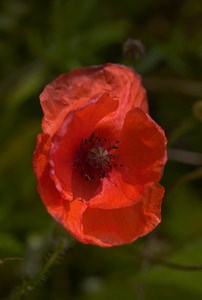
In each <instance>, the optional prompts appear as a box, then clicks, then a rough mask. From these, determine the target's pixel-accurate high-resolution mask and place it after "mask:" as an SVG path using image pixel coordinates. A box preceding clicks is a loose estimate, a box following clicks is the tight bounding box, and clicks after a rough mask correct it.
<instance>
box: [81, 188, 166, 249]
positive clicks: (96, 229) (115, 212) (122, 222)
mask: <svg viewBox="0 0 202 300" xmlns="http://www.w3.org/2000/svg"><path fill="white" fill-rule="evenodd" d="M163 194H164V188H163V187H162V186H161V185H159V184H155V185H153V186H152V187H149V188H148V190H147V193H146V194H145V197H144V199H143V201H141V202H139V203H137V204H135V205H133V206H130V207H124V208H119V209H111V210H103V209H98V208H87V209H86V210H85V211H84V213H83V217H82V224H83V233H84V235H85V237H86V239H88V240H89V243H93V244H97V245H100V246H102V247H111V246H116V245H122V244H127V243H131V242H132V241H134V240H136V239H137V238H138V237H140V236H144V235H146V234H147V233H149V232H150V231H151V230H153V229H154V228H155V227H156V226H157V225H158V224H159V222H160V221H161V217H160V209H161V200H162V197H163Z"/></svg>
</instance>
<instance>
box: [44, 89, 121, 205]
mask: <svg viewBox="0 0 202 300" xmlns="http://www.w3.org/2000/svg"><path fill="white" fill-rule="evenodd" d="M117 104H118V103H117V101H114V100H112V99H111V98H110V97H109V96H108V95H107V94H102V95H97V96H96V97H95V98H93V99H91V100H90V101H89V102H88V103H87V104H86V105H85V106H84V107H82V108H80V109H78V110H76V111H75V112H71V113H69V114H68V115H67V117H66V119H65V121H64V122H63V125H62V127H61V128H60V130H59V131H58V132H57V133H56V135H55V136H54V137H53V138H52V144H51V151H50V157H49V161H50V164H51V177H52V179H53V180H54V182H55V185H56V188H57V189H58V190H59V191H60V192H61V193H62V194H63V197H64V198H65V199H67V200H72V199H73V195H74V186H76V188H77V189H78V191H81V194H80V198H83V197H85V195H86V194H88V193H89V184H84V181H83V180H82V177H81V176H80V174H79V176H76V175H75V174H74V170H75V167H73V163H74V160H75V153H76V151H77V150H78V149H79V147H80V143H81V141H82V139H85V138H88V137H90V135H91V134H92V133H93V131H94V128H95V126H96V124H97V123H98V122H99V121H100V120H101V119H102V118H103V117H104V116H105V115H106V114H109V113H111V112H112V111H114V110H115V109H116V108H117ZM73 175H75V176H74V178H72V176H73ZM75 180H76V182H75ZM73 184H74V186H72V185H73ZM77 194H78V193H77ZM78 197H79V196H78V195H77V196H76V198H78Z"/></svg>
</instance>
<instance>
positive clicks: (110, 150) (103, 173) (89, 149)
mask: <svg viewBox="0 0 202 300" xmlns="http://www.w3.org/2000/svg"><path fill="white" fill-rule="evenodd" d="M118 143H119V141H116V142H115V143H114V144H110V143H109V142H108V141H107V139H106V138H104V139H100V138H99V137H98V136H95V135H94V134H92V135H91V136H90V138H89V139H83V140H82V141H81V143H80V147H79V149H78V151H77V152H76V155H75V160H74V166H75V167H76V168H78V169H79V170H80V174H81V176H82V177H85V179H86V180H93V179H95V178H96V179H99V178H104V177H107V176H108V174H109V172H110V171H111V170H112V168H113V167H116V166H117V163H116V162H115V160H116V157H117V154H118V152H117V149H118V146H117V145H118Z"/></svg>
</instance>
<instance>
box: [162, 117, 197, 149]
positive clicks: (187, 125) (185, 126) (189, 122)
mask: <svg viewBox="0 0 202 300" xmlns="http://www.w3.org/2000/svg"><path fill="white" fill-rule="evenodd" d="M196 124H197V122H196V120H195V119H193V118H189V119H186V120H184V121H183V122H182V123H181V124H180V125H179V126H178V127H177V128H176V129H175V130H174V131H173V132H172V133H171V135H170V136H169V137H168V147H171V146H172V145H173V144H174V143H175V142H176V141H177V140H178V139H179V138H180V137H181V136H183V135H184V134H185V133H187V132H188V131H190V130H191V129H193V128H194V127H195V126H196Z"/></svg>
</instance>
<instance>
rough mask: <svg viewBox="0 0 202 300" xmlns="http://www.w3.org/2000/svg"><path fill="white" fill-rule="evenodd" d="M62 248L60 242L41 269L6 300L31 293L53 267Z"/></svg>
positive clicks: (63, 242) (19, 297)
mask: <svg viewBox="0 0 202 300" xmlns="http://www.w3.org/2000/svg"><path fill="white" fill-rule="evenodd" d="M64 246H65V241H64V240H61V241H60V242H59V243H58V244H57V247H56V248H55V250H54V252H53V253H52V254H51V255H50V257H49V258H48V260H47V261H46V263H45V264H44V265H43V266H42V268H41V269H40V270H39V271H38V272H37V273H36V274H35V275H34V276H33V277H31V278H30V279H27V280H26V281H25V282H23V283H22V285H21V286H20V287H18V288H17V289H16V290H15V291H14V292H13V293H12V294H11V295H10V297H8V300H20V299H22V298H23V296H24V295H25V294H27V293H29V292H31V291H32V290H33V289H34V288H35V287H36V286H37V285H38V283H40V281H41V279H42V278H44V276H45V275H46V273H47V272H48V271H49V269H50V268H51V267H52V265H54V263H55V262H56V261H57V258H58V257H59V256H60V254H61V252H62V250H63V249H64Z"/></svg>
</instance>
